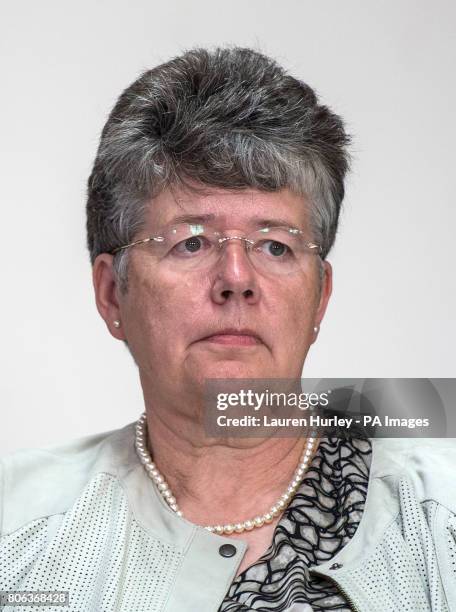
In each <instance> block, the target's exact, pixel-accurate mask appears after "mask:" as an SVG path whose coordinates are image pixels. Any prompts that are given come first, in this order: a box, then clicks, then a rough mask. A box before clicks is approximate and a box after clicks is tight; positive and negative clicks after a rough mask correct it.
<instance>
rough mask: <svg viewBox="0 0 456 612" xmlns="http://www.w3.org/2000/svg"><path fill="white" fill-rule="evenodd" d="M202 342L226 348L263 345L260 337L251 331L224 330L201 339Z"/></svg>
mask: <svg viewBox="0 0 456 612" xmlns="http://www.w3.org/2000/svg"><path fill="white" fill-rule="evenodd" d="M200 342H210V343H211V344H222V345H224V346H256V345H258V344H262V341H261V339H260V337H259V336H258V335H257V334H256V333H255V332H253V331H252V330H250V329H223V330H220V331H217V332H216V333H214V334H211V335H210V336H205V337H204V338H201V340H200Z"/></svg>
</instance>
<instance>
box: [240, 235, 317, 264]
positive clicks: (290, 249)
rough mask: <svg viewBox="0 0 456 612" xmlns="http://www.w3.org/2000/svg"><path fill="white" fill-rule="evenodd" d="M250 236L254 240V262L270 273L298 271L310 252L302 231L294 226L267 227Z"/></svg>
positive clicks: (252, 251) (252, 252)
mask: <svg viewBox="0 0 456 612" xmlns="http://www.w3.org/2000/svg"><path fill="white" fill-rule="evenodd" d="M249 238H250V239H251V240H252V241H253V242H254V245H253V246H252V249H251V251H250V253H251V255H250V256H251V258H252V262H253V263H254V265H255V266H257V267H258V268H259V269H261V271H264V272H266V273H269V274H279V275H280V274H292V273H294V272H298V271H299V270H301V269H302V267H303V265H304V263H305V259H306V258H307V256H308V254H309V252H310V251H309V249H308V248H307V247H306V242H305V240H304V238H303V236H302V234H301V232H300V231H299V230H296V229H293V228H282V227H266V228H263V229H260V230H258V231H257V232H254V234H252V235H251V236H249Z"/></svg>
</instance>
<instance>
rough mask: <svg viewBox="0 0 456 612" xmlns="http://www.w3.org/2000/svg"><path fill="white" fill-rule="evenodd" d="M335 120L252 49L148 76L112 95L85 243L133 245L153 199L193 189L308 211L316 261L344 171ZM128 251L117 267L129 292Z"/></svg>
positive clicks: (181, 61)
mask: <svg viewBox="0 0 456 612" xmlns="http://www.w3.org/2000/svg"><path fill="white" fill-rule="evenodd" d="M349 142H350V138H349V136H348V135H347V133H346V132H345V129H344V124H343V121H342V119H341V118H340V117H339V116H338V115H336V114H334V113H333V112H332V111H331V110H330V109H329V108H328V107H327V106H323V105H321V104H319V103H318V99H317V95H316V94H315V92H314V90H313V89H312V88H311V87H309V85H307V84H306V83H304V82H302V81H299V80H297V79H295V78H294V77H292V76H290V75H288V74H287V73H286V72H285V71H284V69H283V68H281V67H280V66H279V65H278V64H277V63H276V62H275V61H274V60H272V59H271V58H268V57H266V56H265V55H262V54H261V53H259V52H257V51H254V50H252V49H246V48H239V47H232V48H216V49H214V50H207V49H193V50H190V51H187V52H186V53H184V54H183V55H181V56H179V57H176V58H174V59H172V60H170V61H169V62H166V63H164V64H161V65H160V66H157V67H156V68H153V69H152V70H148V71H147V72H144V73H143V74H142V75H141V76H140V77H139V78H138V79H137V80H136V81H135V82H134V83H133V84H132V85H130V86H129V87H128V88H127V89H126V90H125V91H124V92H123V93H122V95H121V96H120V97H119V99H118V101H117V103H116V105H115V106H114V108H113V110H112V112H111V114H110V115H109V118H108V120H107V122H106V124H105V126H104V128H103V131H102V135H101V140H100V145H99V148H98V152H97V156H96V159H95V162H94V165H93V169H92V172H91V175H90V177H89V180H88V198H87V243H88V248H89V251H90V258H91V261H92V263H93V262H94V260H95V258H96V257H97V255H99V254H100V253H104V252H110V251H112V250H113V249H115V248H116V247H118V246H120V245H122V244H126V243H128V242H131V241H132V239H134V237H135V235H136V234H137V232H138V231H139V230H140V229H141V227H142V225H143V220H144V213H145V210H146V207H147V205H148V203H149V202H150V200H151V198H153V197H155V196H156V195H158V194H159V193H160V192H161V191H162V190H164V189H166V188H168V187H173V186H184V187H189V185H188V183H189V181H190V182H192V184H194V183H195V182H196V183H198V184H203V185H207V186H213V187H220V188H226V189H233V190H235V189H242V188H246V187H250V188H256V189H260V190H266V191H277V190H280V189H283V188H286V187H288V188H290V189H291V190H292V191H294V192H295V193H298V194H302V195H305V196H307V197H308V198H309V199H310V202H311V211H310V219H311V229H312V232H313V236H312V238H313V240H315V241H316V242H318V243H319V244H320V245H321V246H322V258H323V259H324V258H325V257H326V256H327V254H328V252H329V251H330V249H331V247H332V245H333V243H334V240H335V236H336V231H337V225H338V219H339V212H340V207H341V204H342V200H343V197H344V178H345V174H346V172H347V170H348V167H349V159H350V156H349V153H348V150H347V149H348V145H349ZM127 264H128V249H126V250H125V251H120V252H118V253H117V254H116V255H115V257H114V270H115V274H116V276H117V278H118V280H119V283H120V288H121V291H124V292H125V291H127V268H128V265H127Z"/></svg>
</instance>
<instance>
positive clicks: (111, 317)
mask: <svg viewBox="0 0 456 612" xmlns="http://www.w3.org/2000/svg"><path fill="white" fill-rule="evenodd" d="M113 260H114V256H113V255H109V253H101V254H100V255H98V257H97V258H96V259H95V261H94V263H93V267H92V282H93V287H94V289H95V301H96V304H97V309H98V312H99V313H100V315H101V317H102V319H103V320H104V322H105V323H106V325H107V327H108V329H109V331H110V333H111V335H112V336H114V338H117V339H118V340H126V337H125V334H124V332H123V328H122V319H121V316H120V305H119V302H118V299H117V294H118V292H117V282H116V279H115V276H114V269H113V265H112V264H113ZM114 321H120V327H116V326H115V325H114Z"/></svg>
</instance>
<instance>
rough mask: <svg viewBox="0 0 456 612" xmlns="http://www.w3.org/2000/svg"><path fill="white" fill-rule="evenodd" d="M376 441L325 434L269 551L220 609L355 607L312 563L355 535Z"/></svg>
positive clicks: (304, 611)
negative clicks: (310, 570)
mask: <svg viewBox="0 0 456 612" xmlns="http://www.w3.org/2000/svg"><path fill="white" fill-rule="evenodd" d="M371 454H372V449H371V444H370V442H369V441H368V440H366V439H351V440H350V439H343V438H342V437H341V436H336V435H326V436H325V437H324V438H322V439H321V441H320V444H319V446H318V450H317V452H316V454H315V456H314V458H313V460H312V462H311V465H310V467H309V470H308V472H307V475H306V477H305V479H304V480H303V482H302V484H301V486H300V488H299V489H298V491H297V492H296V494H295V496H294V498H293V499H292V501H291V503H290V504H289V506H288V508H287V509H286V511H285V512H284V513H283V515H282V517H281V519H280V521H279V523H278V524H277V526H276V528H275V530H274V535H273V539H272V544H271V546H270V547H269V549H268V550H267V551H266V552H265V554H264V555H263V556H262V557H261V558H260V559H259V560H258V561H257V562H256V563H254V564H253V565H251V566H250V567H248V568H247V569H246V570H245V571H244V572H243V573H242V574H240V575H239V576H237V577H236V578H235V580H234V581H233V583H232V584H231V587H230V588H229V590H228V593H227V595H226V597H225V599H224V600H223V602H222V604H221V606H220V608H219V612H247V611H248V610H262V611H266V610H274V612H280V611H285V610H287V611H288V612H311V611H319V610H338V611H350V610H351V608H350V606H349V605H348V602H347V601H346V599H345V597H344V596H343V595H342V594H341V593H340V591H339V590H338V589H337V587H336V586H335V584H333V583H332V582H330V581H329V580H327V579H326V578H323V577H317V576H310V575H309V573H308V569H307V568H308V567H309V566H310V565H318V564H320V563H323V562H326V561H328V560H330V559H331V558H332V557H334V555H335V554H336V553H338V552H339V551H340V550H341V549H342V548H343V547H344V546H345V545H346V544H347V542H348V541H349V540H350V538H352V537H353V535H354V534H355V531H356V529H357V527H358V525H359V522H360V520H361V515H362V513H363V509H364V504H365V500H366V496H367V485H368V479H369V468H370V460H371Z"/></svg>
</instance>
